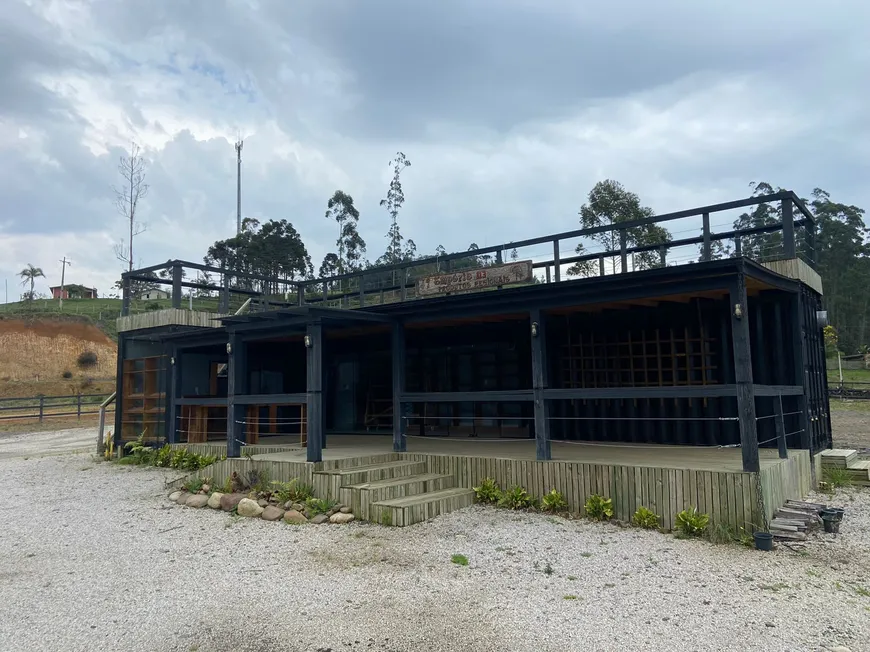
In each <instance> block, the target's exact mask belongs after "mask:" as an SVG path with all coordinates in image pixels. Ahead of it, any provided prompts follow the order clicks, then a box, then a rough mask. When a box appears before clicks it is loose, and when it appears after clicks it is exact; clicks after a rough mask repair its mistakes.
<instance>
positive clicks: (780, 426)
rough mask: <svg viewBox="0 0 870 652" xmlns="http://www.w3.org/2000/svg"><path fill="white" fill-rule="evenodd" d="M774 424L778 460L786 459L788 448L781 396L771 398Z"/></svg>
mask: <svg viewBox="0 0 870 652" xmlns="http://www.w3.org/2000/svg"><path fill="white" fill-rule="evenodd" d="M773 410H774V414H775V415H776V416H775V417H774V419H773V420H774V422H775V424H776V445H777V448H779V457H780V459H783V460H785V459H788V447H787V446H786V443H785V422H784V421H783V417H782V396H775V397H774V398H773Z"/></svg>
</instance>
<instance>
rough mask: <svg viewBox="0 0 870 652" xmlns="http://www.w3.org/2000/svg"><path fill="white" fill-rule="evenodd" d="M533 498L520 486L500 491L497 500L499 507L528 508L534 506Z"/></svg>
mask: <svg viewBox="0 0 870 652" xmlns="http://www.w3.org/2000/svg"><path fill="white" fill-rule="evenodd" d="M535 503H536V501H535V498H534V496H532V495H531V494H530V493H529V492H528V491H526V490H525V489H523V488H522V487H519V486H518V487H513V488H511V489H508V490H507V491H505V492H504V493H502V495H501V498H500V499H499V501H498V506H499V507H507V508H508V509H529V508H531V507H534V506H535Z"/></svg>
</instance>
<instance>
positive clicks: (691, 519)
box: [676, 507, 710, 537]
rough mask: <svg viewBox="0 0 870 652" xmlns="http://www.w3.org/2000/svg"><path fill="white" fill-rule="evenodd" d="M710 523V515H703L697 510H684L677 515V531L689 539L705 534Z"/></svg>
mask: <svg viewBox="0 0 870 652" xmlns="http://www.w3.org/2000/svg"><path fill="white" fill-rule="evenodd" d="M709 523H710V515H709V514H701V513H699V512H698V510H697V509H695V508H694V507H692V508H691V509H684V510H683V511H682V512H680V513H679V514H677V519H676V529H677V531H678V532H679V533H680V534H682V535H684V536H687V537H699V536H701V535H702V534H704V531H705V530H706V529H707V525H708V524H709Z"/></svg>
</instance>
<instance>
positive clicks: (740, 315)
mask: <svg viewBox="0 0 870 652" xmlns="http://www.w3.org/2000/svg"><path fill="white" fill-rule="evenodd" d="M734 316H735V317H737V319H743V306H741V305H740V304H739V303H735V304H734Z"/></svg>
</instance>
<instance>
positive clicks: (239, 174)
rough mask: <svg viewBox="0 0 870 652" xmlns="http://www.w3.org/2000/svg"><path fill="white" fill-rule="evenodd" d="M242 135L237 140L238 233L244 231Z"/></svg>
mask: <svg viewBox="0 0 870 652" xmlns="http://www.w3.org/2000/svg"><path fill="white" fill-rule="evenodd" d="M244 144H245V141H243V140H242V138H241V136H239V139H238V140H237V141H236V235H239V234H241V232H242V146H243V145H244Z"/></svg>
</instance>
